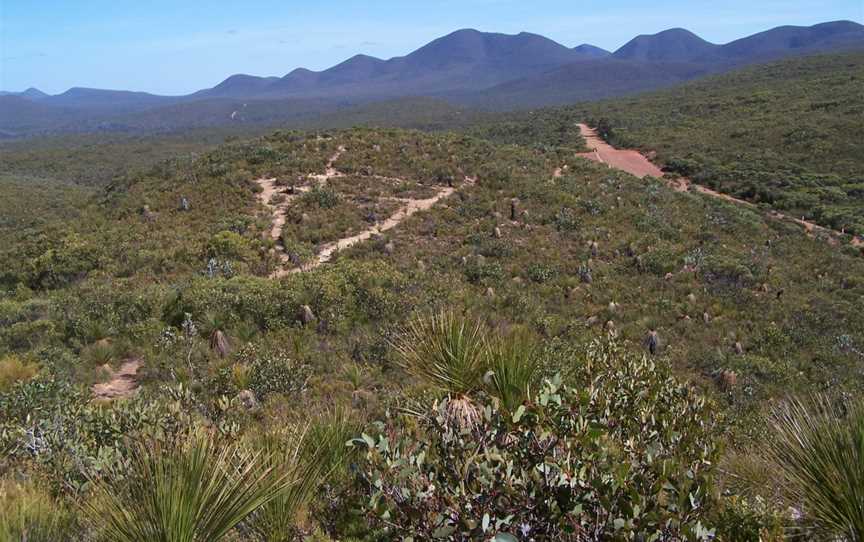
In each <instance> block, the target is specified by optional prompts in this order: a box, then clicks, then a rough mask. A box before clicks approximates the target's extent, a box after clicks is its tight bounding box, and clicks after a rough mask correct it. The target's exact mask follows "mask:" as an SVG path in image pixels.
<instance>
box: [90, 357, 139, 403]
mask: <svg viewBox="0 0 864 542" xmlns="http://www.w3.org/2000/svg"><path fill="white" fill-rule="evenodd" d="M140 367H141V360H140V359H130V360H127V361H125V362H123V365H121V366H120V368H119V369H118V370H117V371H116V372H115V371H113V370H112V369H111V367H109V366H107V365H106V366H105V367H103V369H104V370H105V371H106V372H107V373H108V374H110V375H111V378H110V379H109V380H108V382H102V383H99V384H93V387H92V388H91V392H92V393H93V399H95V400H97V401H107V400H111V399H118V398H122V397H129V396H130V395H132V394H133V393H135V390H137V389H138V381H137V376H138V369H139V368H140Z"/></svg>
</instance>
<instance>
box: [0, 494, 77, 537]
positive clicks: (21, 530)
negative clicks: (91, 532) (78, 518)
mask: <svg viewBox="0 0 864 542" xmlns="http://www.w3.org/2000/svg"><path fill="white" fill-rule="evenodd" d="M75 528H76V525H75V522H74V519H73V516H72V514H70V513H69V510H67V509H66V507H65V505H64V504H63V503H61V502H58V501H56V500H55V499H53V498H51V496H50V495H49V494H47V493H46V492H45V491H43V490H41V489H40V488H37V487H36V486H34V485H33V484H32V483H19V482H13V481H11V480H5V479H0V540H2V541H4V542H7V541H8V542H17V541H27V542H55V541H57V540H68V539H71V538H73V537H74V536H75Z"/></svg>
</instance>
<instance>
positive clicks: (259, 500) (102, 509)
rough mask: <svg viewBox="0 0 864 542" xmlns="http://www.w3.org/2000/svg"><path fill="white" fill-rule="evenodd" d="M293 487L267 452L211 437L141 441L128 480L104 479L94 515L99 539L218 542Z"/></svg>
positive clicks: (90, 509)
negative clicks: (173, 441)
mask: <svg viewBox="0 0 864 542" xmlns="http://www.w3.org/2000/svg"><path fill="white" fill-rule="evenodd" d="M291 482H292V480H291V479H290V478H289V477H288V476H286V475H285V474H284V473H283V472H282V471H281V470H279V469H276V468H274V466H273V465H272V464H271V463H269V462H268V461H265V456H264V454H262V453H260V452H258V453H256V452H252V451H249V450H246V449H244V448H241V447H240V446H238V445H228V446H221V445H219V444H217V443H214V441H213V440H212V439H211V438H208V437H206V436H196V437H193V438H192V439H191V440H190V442H188V443H185V444H181V445H176V446H168V445H163V444H152V443H151V444H144V443H142V444H140V445H139V446H138V449H137V453H135V454H134V455H133V456H132V460H131V464H130V465H129V470H128V472H127V473H126V479H125V480H123V481H117V480H115V481H113V483H110V482H109V481H98V482H97V484H96V486H97V497H96V499H95V500H94V502H93V503H92V504H90V505H88V508H87V511H88V513H89V515H90V519H91V520H92V523H93V525H94V528H95V530H96V531H97V532H98V533H99V537H100V538H101V539H104V540H111V541H112V542H205V541H206V542H211V541H214V542H215V541H218V540H223V539H224V538H225V537H226V536H227V535H228V534H229V533H230V532H231V531H232V530H233V529H234V528H235V527H236V526H237V525H238V524H239V523H240V522H242V521H243V520H244V519H246V518H247V517H248V516H249V515H250V514H252V513H253V512H254V511H255V510H257V509H259V508H260V507H262V506H264V505H265V504H267V503H269V502H271V501H272V500H273V499H275V498H277V497H279V496H280V495H282V494H283V493H284V492H285V491H287V490H288V489H289V488H290V487H291Z"/></svg>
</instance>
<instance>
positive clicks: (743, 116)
mask: <svg viewBox="0 0 864 542" xmlns="http://www.w3.org/2000/svg"><path fill="white" fill-rule="evenodd" d="M862 85H864V54H860V53H856V54H842V55H831V56H814V57H809V58H804V59H796V60H790V61H782V62H777V63H773V64H768V65H764V66H760V67H758V68H752V69H745V70H743V71H738V72H734V73H731V74H727V75H723V76H719V77H714V78H711V79H706V80H704V81H700V82H697V83H691V84H687V85H684V86H682V87H679V88H676V89H671V90H668V91H664V92H661V93H657V94H650V95H645V96H640V97H634V98H629V99H623V100H617V101H607V102H602V103H598V104H596V105H585V106H577V107H575V108H573V110H572V114H573V115H574V116H587V117H590V118H592V119H594V121H595V123H599V124H600V125H601V129H602V130H604V131H605V135H606V137H607V139H609V140H610V141H611V142H613V143H615V144H617V145H621V146H635V147H639V148H642V149H644V150H646V151H649V150H650V151H656V152H657V159H658V160H659V161H660V162H661V163H663V164H665V165H666V167H667V168H668V169H669V170H670V171H672V172H676V173H680V174H683V175H688V176H691V177H692V178H693V179H694V180H695V181H696V182H699V183H702V184H706V185H708V186H710V187H711V188H714V189H717V190H720V191H722V192H726V193H729V194H732V195H735V196H737V197H741V198H745V199H748V200H750V201H753V202H756V203H764V204H766V205H770V206H772V207H775V208H778V209H782V210H786V211H789V212H791V213H792V214H796V215H803V216H805V217H807V218H810V219H813V220H815V221H817V222H820V223H822V224H823V225H826V226H829V227H832V228H835V229H838V230H839V229H846V230H847V231H850V232H851V231H854V232H856V233H859V234H860V233H864V200H862V195H864V192H862V189H864V144H862V141H864V128H862V127H864V95H862V93H861V88H862Z"/></svg>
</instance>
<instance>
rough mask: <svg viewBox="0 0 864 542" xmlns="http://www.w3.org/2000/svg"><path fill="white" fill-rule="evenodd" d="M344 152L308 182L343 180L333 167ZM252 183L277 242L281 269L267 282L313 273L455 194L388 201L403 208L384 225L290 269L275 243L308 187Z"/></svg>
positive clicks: (447, 189)
mask: <svg viewBox="0 0 864 542" xmlns="http://www.w3.org/2000/svg"><path fill="white" fill-rule="evenodd" d="M345 150H346V149H345V147H339V149H338V151H337V152H336V153H335V154H334V155H333V156H332V157H331V158H330V160H329V161H328V162H327V166H326V168H325V170H324V173H323V174H315V175H310V176H309V178H311V179H314V180H315V181H317V183H318V185H319V186H320V185H322V184H325V183H327V182H328V181H329V180H330V179H333V178H335V177H342V176H344V174H343V173H341V172H340V171H338V170H337V169H336V167H335V163H336V161H337V160H338V159H339V157H340V156H342V154H343V153H344V152H345ZM370 177H372V178H380V179H382V180H389V181H398V182H405V180H404V179H400V178H396V177H380V176H376V175H371V176H370ZM255 182H257V183H258V185H259V186H260V187H261V192H259V193H258V200H259V201H260V202H261V203H262V204H264V206H265V207H268V208H269V209H270V210H271V211H272V212H273V223H272V225H271V228H270V238H271V239H273V240H274V241H277V245H276V250H277V251H278V252H279V253H280V258H279V259H280V260H281V262H282V264H283V266H282V267H280V268H279V269H277V270H275V271H273V273H271V274H270V278H279V277H284V276H286V275H290V274H292V273H299V272H301V271H309V270H312V269H315V268H316V267H318V266H320V265H322V264H325V263H327V262H329V261H330V260H332V259H333V256H334V255H335V254H337V253H338V252H339V251H340V250H344V249H346V248H348V247H351V246H353V245H356V244H357V243H360V242H363V241H366V240H368V239H370V238H372V237H373V236H374V235H378V234H380V233H381V232H385V231H387V230H390V229H393V228H395V227H396V226H398V225H399V224H401V223H402V222H403V221H405V220H406V219H407V218H409V217H410V216H411V215H413V214H415V213H417V212H418V211H425V210H428V209H430V208H432V206H433V205H435V204H436V203H438V202H439V201H441V200H442V199H444V198H447V197H449V196H451V195H453V193H455V192H456V189H455V188H453V187H442V188H439V189H438V190H437V193H436V194H435V195H434V196H432V197H430V198H425V199H413V198H390V199H391V200H393V201H399V202H401V203H402V204H403V205H402V207H400V208H399V209H398V210H397V211H396V212H395V213H394V214H393V215H391V216H390V217H389V218H387V219H385V220H384V221H383V222H378V223H376V224H374V225H372V226H370V227H369V228H367V229H365V230H363V231H361V232H360V233H357V234H355V235H351V236H349V237H343V238H342V239H338V240H336V241H332V242H330V243H326V244H324V245H321V246H320V247H319V251H318V254H317V255H316V256H315V258H313V259H312V261H310V262H307V263H306V264H304V265H302V266H300V267H291V266H292V265H293V262H292V261H291V258H290V256H289V255H288V254H286V253H285V250H284V248H283V247H282V245H281V244H279V243H278V241H279V239H280V238H281V237H282V231H283V229H284V228H285V223H286V221H287V218H286V215H287V212H288V208H289V207H290V205H291V203H293V201H294V200H295V199H296V198H297V197H298V196H300V195H301V194H302V193H304V192H308V191H309V190H311V187H309V186H302V187H295V188H294V189H293V190H292V191H291V192H290V193H288V191H287V189H283V188H281V187H279V186H277V185H276V179H271V178H268V179H258V180H257V181H255ZM465 182H466V184H472V183H473V179H470V178H467V177H466V178H465ZM277 194H283V195H284V196H285V199H284V200H283V201H281V202H280V203H278V204H273V203H271V200H272V199H273V196H275V195H277Z"/></svg>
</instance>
